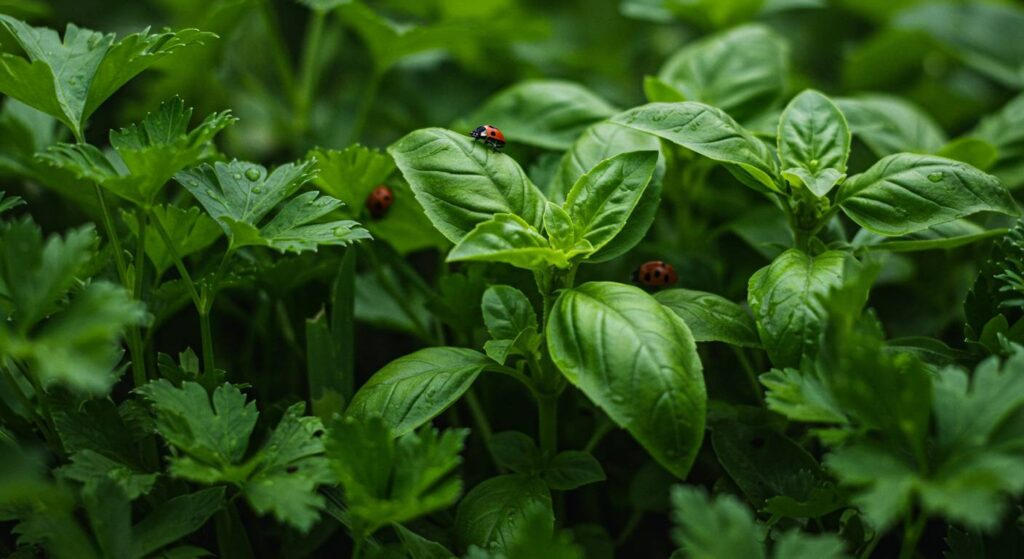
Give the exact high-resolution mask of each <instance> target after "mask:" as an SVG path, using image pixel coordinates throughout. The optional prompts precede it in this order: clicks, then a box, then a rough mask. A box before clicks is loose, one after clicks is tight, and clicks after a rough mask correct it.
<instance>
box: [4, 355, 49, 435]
mask: <svg viewBox="0 0 1024 559" xmlns="http://www.w3.org/2000/svg"><path fill="white" fill-rule="evenodd" d="M0 371H3V373H4V378H6V379H7V384H10V385H11V390H12V391H13V392H14V394H15V395H16V396H17V397H18V400H19V401H20V402H21V405H22V406H24V407H25V411H26V412H28V414H29V417H30V418H31V419H32V423H35V425H36V429H39V432H40V433H42V434H43V438H45V439H46V440H47V442H49V443H50V444H51V445H53V444H54V442H53V437H54V435H53V434H52V433H50V427H49V425H47V423H46V420H45V419H44V418H43V417H41V416H40V415H39V413H37V412H36V408H35V406H34V405H33V404H32V400H31V399H30V398H29V397H28V395H27V394H25V391H24V390H22V389H21V385H19V384H18V380H17V379H15V378H14V373H12V372H11V370H10V369H9V368H8V367H4V366H0Z"/></svg>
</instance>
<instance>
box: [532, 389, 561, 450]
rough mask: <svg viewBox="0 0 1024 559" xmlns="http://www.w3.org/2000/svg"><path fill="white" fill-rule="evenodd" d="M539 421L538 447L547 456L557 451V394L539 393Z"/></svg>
mask: <svg viewBox="0 0 1024 559" xmlns="http://www.w3.org/2000/svg"><path fill="white" fill-rule="evenodd" d="M537 410H538V420H539V423H540V449H541V451H542V452H543V453H544V455H545V456H547V457H548V458H551V457H553V456H554V455H555V454H556V453H557V452H558V394H541V395H540V397H539V398H537Z"/></svg>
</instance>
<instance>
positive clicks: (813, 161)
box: [810, 159, 820, 169]
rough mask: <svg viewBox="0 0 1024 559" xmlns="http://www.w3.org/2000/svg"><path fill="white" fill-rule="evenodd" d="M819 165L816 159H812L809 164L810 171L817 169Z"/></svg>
mask: <svg viewBox="0 0 1024 559" xmlns="http://www.w3.org/2000/svg"><path fill="white" fill-rule="evenodd" d="M819 163H820V161H818V160H817V159H812V160H811V163H810V165H811V169H817V168H818V164H819Z"/></svg>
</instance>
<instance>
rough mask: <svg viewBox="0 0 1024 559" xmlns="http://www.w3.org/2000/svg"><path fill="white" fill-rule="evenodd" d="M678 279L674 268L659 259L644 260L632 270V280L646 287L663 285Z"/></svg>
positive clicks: (670, 283)
mask: <svg viewBox="0 0 1024 559" xmlns="http://www.w3.org/2000/svg"><path fill="white" fill-rule="evenodd" d="M678 280H679V276H678V275H677V274H676V269H675V268H673V267H672V265H671V264H666V263H665V262H662V261H661V260H651V261H650V262H644V263H643V264H641V265H640V267H639V268H637V269H636V270H634V271H633V281H634V282H636V283H639V284H640V285H646V286H648V287H665V286H668V285H672V284H674V283H675V282H677V281H678Z"/></svg>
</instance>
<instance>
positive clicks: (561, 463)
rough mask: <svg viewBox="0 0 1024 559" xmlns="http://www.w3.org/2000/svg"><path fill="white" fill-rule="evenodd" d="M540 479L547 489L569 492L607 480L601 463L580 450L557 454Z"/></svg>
mask: <svg viewBox="0 0 1024 559" xmlns="http://www.w3.org/2000/svg"><path fill="white" fill-rule="evenodd" d="M542 477H543V478H544V481H546V482H547V484H548V487H550V488H551V489H555V490H558V491H570V490H572V489H576V488H578V487H583V486H584V485H589V484H591V483H597V482H599V481H604V480H605V479H607V478H606V477H605V475H604V469H603V468H601V463H600V462H598V461H597V459H596V458H594V457H593V456H592V455H591V454H590V453H589V452H583V451H580V450H566V451H564V452H559V453H558V454H557V455H555V457H554V458H553V459H552V460H551V463H550V464H548V466H547V468H546V469H545V470H544V472H543V474H542Z"/></svg>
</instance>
